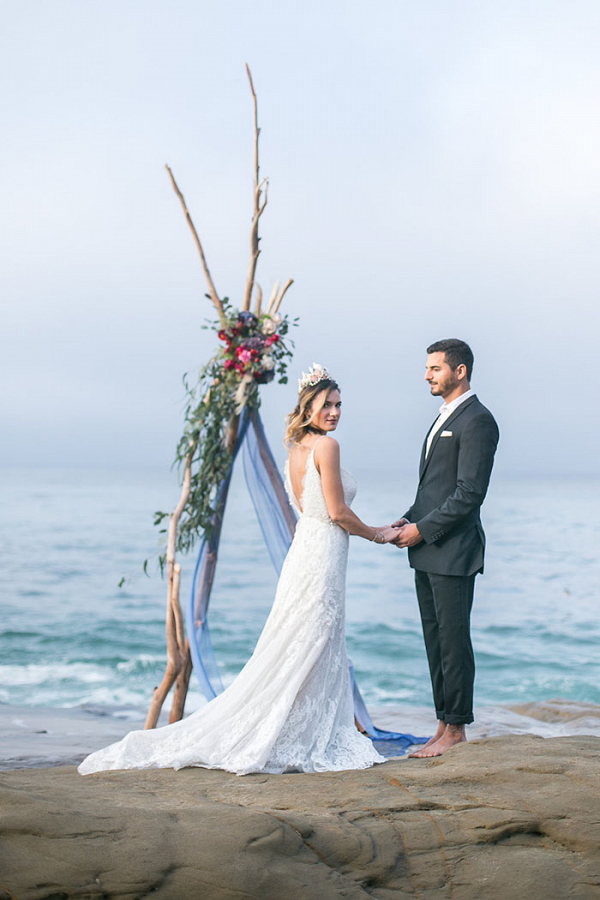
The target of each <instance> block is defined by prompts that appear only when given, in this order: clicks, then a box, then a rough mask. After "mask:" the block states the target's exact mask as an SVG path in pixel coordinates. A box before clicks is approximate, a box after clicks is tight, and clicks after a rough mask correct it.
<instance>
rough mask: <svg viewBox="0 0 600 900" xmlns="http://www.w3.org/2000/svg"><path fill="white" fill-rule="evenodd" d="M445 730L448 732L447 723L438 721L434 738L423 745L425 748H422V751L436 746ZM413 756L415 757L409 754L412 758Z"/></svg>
mask: <svg viewBox="0 0 600 900" xmlns="http://www.w3.org/2000/svg"><path fill="white" fill-rule="evenodd" d="M445 730H446V723H445V722H442V721H441V719H440V720H438V727H437V731H436V733H435V734H434V736H433V737H431V738H429V740H428V741H427V743H426V744H423V746H422V747H421V750H426V749H427V747H431V745H432V744H436V743H437V742H438V741H439V739H440V738H441V736H442V735H443V733H444V732H445ZM412 755H413V754H412V753H409V756H412Z"/></svg>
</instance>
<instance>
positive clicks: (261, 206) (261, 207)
mask: <svg viewBox="0 0 600 900" xmlns="http://www.w3.org/2000/svg"><path fill="white" fill-rule="evenodd" d="M246 72H247V74H248V81H249V82H250V91H251V92H252V102H253V105H254V213H253V216H252V225H251V228H250V262H249V264H248V275H247V276H246V288H245V290H244V302H243V304H242V309H243V310H248V309H250V302H251V298H252V288H253V286H254V276H255V274H256V263H257V262H258V257H259V255H260V249H259V242H260V238H259V236H258V222H259V219H260V217H261V216H262V214H263V212H264V211H265V207H266V205H267V179H266V178H264V179H263V180H262V181H259V171H260V167H259V156H258V138H259V135H260V128H259V127H258V100H257V97H256V91H255V90H254V83H253V81H252V74H251V72H250V69H249V67H248V63H246ZM263 185H264V186H265V199H264V201H263V203H261V202H260V198H261V194H262V187H263Z"/></svg>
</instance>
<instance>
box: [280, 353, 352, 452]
mask: <svg viewBox="0 0 600 900" xmlns="http://www.w3.org/2000/svg"><path fill="white" fill-rule="evenodd" d="M311 371H312V370H311ZM323 375H324V377H321V378H320V379H319V380H318V381H317V382H316V384H310V382H308V383H303V382H305V381H306V379H307V378H309V377H310V373H309V375H308V376H306V377H305V376H303V378H301V379H300V385H301V387H300V392H299V394H298V402H297V404H296V406H295V407H294V409H293V410H292V412H291V413H290V414H289V416H288V417H287V419H286V429H285V436H284V438H283V440H284V443H285V445H286V447H287V448H288V450H289V449H290V448H291V447H292V446H293V445H294V444H299V443H300V441H301V440H302V438H303V437H304V435H305V434H308V433H309V432H311V431H313V432H314V431H317V430H318V429H317V428H315V426H314V425H313V421H314V419H315V418H316V416H317V414H318V413H319V412H320V411H321V410H322V409H323V406H324V405H325V401H326V400H327V396H328V395H329V393H330V391H339V386H338V383H337V382H336V381H334V380H333V378H332V377H331V376H330V375H329V373H328V372H327V370H326V369H323Z"/></svg>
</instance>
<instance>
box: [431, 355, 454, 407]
mask: <svg viewBox="0 0 600 900" xmlns="http://www.w3.org/2000/svg"><path fill="white" fill-rule="evenodd" d="M457 371H458V370H456V371H454V370H453V369H451V368H450V366H449V365H448V363H447V362H446V354H445V353H439V352H438V353H430V354H429V356H428V357H427V363H426V368H425V381H426V382H427V384H428V385H429V387H430V388H431V393H432V395H433V396H434V397H446V396H447V395H448V394H451V393H452V391H454V390H455V388H457V387H458V385H459V384H460V378H458V376H457Z"/></svg>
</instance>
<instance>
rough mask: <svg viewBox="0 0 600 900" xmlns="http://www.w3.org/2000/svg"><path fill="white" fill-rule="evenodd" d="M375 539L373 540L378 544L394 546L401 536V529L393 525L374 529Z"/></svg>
mask: <svg viewBox="0 0 600 900" xmlns="http://www.w3.org/2000/svg"><path fill="white" fill-rule="evenodd" d="M373 531H374V532H375V535H374V537H372V538H371V540H372V541H375V543H376V544H393V543H395V542H396V540H397V539H398V537H399V535H400V529H399V528H395V527H394V526H393V525H383V526H377V527H375V528H373Z"/></svg>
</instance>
